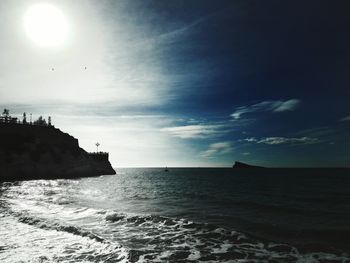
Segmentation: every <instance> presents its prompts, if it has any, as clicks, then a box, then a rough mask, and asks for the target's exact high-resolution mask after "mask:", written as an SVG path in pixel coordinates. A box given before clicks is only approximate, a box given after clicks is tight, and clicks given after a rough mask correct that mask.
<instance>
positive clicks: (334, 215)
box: [0, 168, 350, 263]
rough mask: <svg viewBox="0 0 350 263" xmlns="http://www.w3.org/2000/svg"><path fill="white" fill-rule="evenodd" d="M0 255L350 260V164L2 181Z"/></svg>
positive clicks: (9, 258) (22, 258) (20, 258)
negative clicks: (309, 167)
mask: <svg viewBox="0 0 350 263" xmlns="http://www.w3.org/2000/svg"><path fill="white" fill-rule="evenodd" d="M0 262H9V263H14V262H350V170H347V169H323V170H322V169H319V170H318V169H289V170H288V169H273V170H271V169H263V170H246V171H244V170H234V169H185V168H182V169H179V168H178V169H175V168H173V169H172V168H170V170H169V172H165V171H164V170H163V169H156V168H154V169H150V168H148V169H141V168H140V169H117V175H112V176H101V177H95V178H81V179H74V180H63V179H60V180H34V181H26V182H14V183H1V185H0Z"/></svg>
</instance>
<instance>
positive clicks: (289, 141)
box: [244, 137, 319, 145]
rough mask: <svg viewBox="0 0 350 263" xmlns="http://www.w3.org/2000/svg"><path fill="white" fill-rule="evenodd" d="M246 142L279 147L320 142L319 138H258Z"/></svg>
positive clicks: (248, 139) (247, 139)
mask: <svg viewBox="0 0 350 263" xmlns="http://www.w3.org/2000/svg"><path fill="white" fill-rule="evenodd" d="M244 141H247V142H255V143H263V144H269V145H277V144H309V143H317V142H319V140H318V139H317V138H311V137H266V138H262V139H259V140H258V139H256V138H246V139H244Z"/></svg>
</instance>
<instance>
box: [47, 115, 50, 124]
mask: <svg viewBox="0 0 350 263" xmlns="http://www.w3.org/2000/svg"><path fill="white" fill-rule="evenodd" d="M47 122H48V124H49V126H51V116H49V117H48V118H47Z"/></svg>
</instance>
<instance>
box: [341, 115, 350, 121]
mask: <svg viewBox="0 0 350 263" xmlns="http://www.w3.org/2000/svg"><path fill="white" fill-rule="evenodd" d="M340 121H350V116H346V117H344V118H342V119H340Z"/></svg>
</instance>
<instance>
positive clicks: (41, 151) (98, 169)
mask: <svg viewBox="0 0 350 263" xmlns="http://www.w3.org/2000/svg"><path fill="white" fill-rule="evenodd" d="M102 174H115V171H114V170H113V168H112V166H111V164H110V163H109V161H108V154H104V157H103V159H100V160H96V159H94V158H93V157H92V156H91V155H90V154H89V153H87V152H86V151H85V150H83V149H82V148H80V147H79V143H78V140H77V139H76V138H74V137H72V136H70V135H69V134H67V133H64V132H62V131H60V130H59V129H56V128H54V127H53V126H38V125H24V124H11V123H0V181H10V180H27V179H38V178H43V179H48V178H76V177H87V176H98V175H102Z"/></svg>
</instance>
